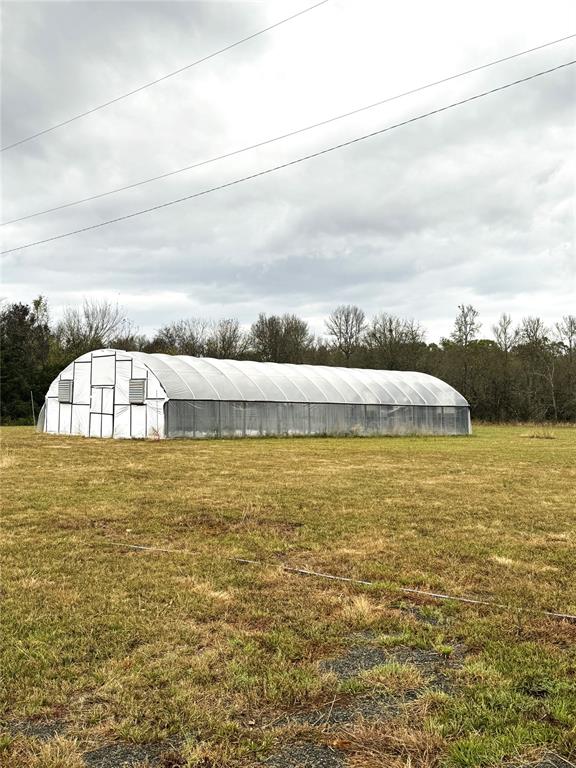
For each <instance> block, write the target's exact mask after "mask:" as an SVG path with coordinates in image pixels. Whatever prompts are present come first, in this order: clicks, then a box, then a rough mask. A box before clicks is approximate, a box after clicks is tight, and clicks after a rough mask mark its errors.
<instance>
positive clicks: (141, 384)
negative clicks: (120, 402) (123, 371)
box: [128, 379, 146, 403]
mask: <svg viewBox="0 0 576 768" xmlns="http://www.w3.org/2000/svg"><path fill="white" fill-rule="evenodd" d="M145 399H146V379H130V384H129V387H128V401H129V402H130V403H143V402H144V400H145Z"/></svg>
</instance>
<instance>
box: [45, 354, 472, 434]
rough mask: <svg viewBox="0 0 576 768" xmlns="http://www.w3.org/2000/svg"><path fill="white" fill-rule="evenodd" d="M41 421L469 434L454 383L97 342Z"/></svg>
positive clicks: (113, 430) (123, 428) (81, 430)
mask: <svg viewBox="0 0 576 768" xmlns="http://www.w3.org/2000/svg"><path fill="white" fill-rule="evenodd" d="M38 429H39V430H41V431H43V432H49V433H53V434H64V435H85V436H86V437H125V438H168V437H194V438H202V437H257V436H264V435H385V434H439V435H466V434H469V433H470V431H471V428H470V408H469V406H468V403H467V401H466V400H465V399H464V397H462V395H461V394H459V393H458V392H457V391H456V390H455V389H453V387H451V386H449V385H448V384H446V383H445V382H443V381H441V380H440V379H437V378H435V377H433V376H429V375H427V374H425V373H414V372H412V371H378V370H370V369H363V368H336V367H331V366H320V365H293V364H288V363H256V362H252V361H247V360H241V361H240V360H215V359H211V358H198V357H188V356H185V355H161V354H147V353H144V352H123V351H121V350H117V349H99V350H97V351H95V352H88V353H86V354H85V355H81V356H80V357H79V358H78V359H76V360H75V361H74V362H73V363H70V365H69V366H67V367H66V368H65V369H64V370H63V371H62V372H61V373H60V375H59V376H57V378H56V379H55V380H54V381H53V382H52V384H51V385H50V388H49V390H48V393H47V394H46V400H45V403H44V406H43V408H42V411H41V414H40V419H39V423H38Z"/></svg>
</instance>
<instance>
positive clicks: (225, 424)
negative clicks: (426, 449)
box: [164, 400, 470, 438]
mask: <svg viewBox="0 0 576 768" xmlns="http://www.w3.org/2000/svg"><path fill="white" fill-rule="evenodd" d="M164 423H165V432H166V437H192V438H211V437H212V438H213V437H263V436H266V435H410V434H436V435H438V434H440V435H467V434H468V433H469V431H470V421H469V410H468V407H467V406H466V407H464V406H425V405H401V406H392V405H351V404H339V403H335V404H334V403H249V402H242V401H236V402H229V401H224V402H220V401H217V400H204V401H203V400H171V401H169V402H168V403H166V406H165V422H164Z"/></svg>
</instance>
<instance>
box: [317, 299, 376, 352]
mask: <svg viewBox="0 0 576 768" xmlns="http://www.w3.org/2000/svg"><path fill="white" fill-rule="evenodd" d="M325 324H326V330H327V331H328V335H329V336H331V337H332V346H333V347H334V348H335V349H337V350H338V351H339V352H341V353H342V354H343V355H344V359H345V360H346V365H350V358H351V357H352V354H353V353H354V351H355V350H356V349H357V348H358V347H359V346H360V344H361V342H362V338H363V336H364V333H365V331H366V328H367V323H366V315H365V314H364V312H363V311H362V310H361V309H360V308H359V307H356V306H354V305H352V304H341V305H340V306H338V307H336V309H335V310H334V311H333V312H332V313H331V314H330V315H329V316H328V319H327V320H326V323H325Z"/></svg>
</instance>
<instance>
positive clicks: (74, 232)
mask: <svg viewBox="0 0 576 768" xmlns="http://www.w3.org/2000/svg"><path fill="white" fill-rule="evenodd" d="M573 64H576V59H574V60H573V61H568V62H566V63H564V64H559V65H558V66H556V67H552V68H551V69H545V70H543V71H541V72H536V73H535V74H533V75H528V76H527V77H522V78H520V79H519V80H514V81H513V82H511V83H506V84H505V85H500V86H498V87H496V88H491V89H490V90H489V91H483V92H482V93H477V94H476V95H475V96H469V97H468V98H466V99H461V100H460V101H455V102H453V103H452V104H447V105H446V106H444V107H439V108H438V109H433V110H431V111H430V112H425V113H424V114H421V115H417V116H416V117H411V118H409V119H408V120H403V121H402V122H400V123H394V124H393V125H389V126H387V127H386V128H380V129H379V130H377V131H372V132H371V133H366V134H364V135H363V136H357V137H356V138H354V139H349V140H348V141H343V142H341V143H340V144H335V145H333V146H331V147H327V148H326V149H321V150H319V151H317V152H312V153H310V154H309V155H304V156H303V157H298V158H296V159H295V160H290V161H289V162H287V163H282V164H281V165H275V166H274V167H272V168H266V169H265V170H263V171H258V172H257V173H252V174H250V175H249V176H243V177H241V178H240V179H234V180H233V181H228V182H226V183H225V184H219V185H217V186H215V187H209V188H208V189H203V190H201V191H200V192H194V193H193V194H191V195H186V196H184V197H179V198H177V199H176V200H169V201H168V202H166V203H159V204H158V205H153V206H151V207H150V208H144V209H143V210H140V211H134V213H128V214H126V215H124V216H118V217H116V218H114V219H108V220H107V221H101V222H100V223H99V224H91V225H90V226H87V227H81V228H80V229H74V230H71V231H70V232H64V233H62V234H60V235H54V236H53V237H47V238H45V239H43V240H36V241H34V242H31V243H26V244H25V245H19V246H17V247H16V248H8V249H7V250H4V251H0V254H7V253H14V252H15V251H22V250H24V249H25V248H31V247H33V246H35V245H43V244H44V243H51V242H53V241H55V240H62V239H63V238H65V237H70V236H71V235H77V234H80V233H81V232H88V231H90V230H92V229H99V228H100V227H105V226H107V225H108V224H116V223H117V222H119V221H126V220H127V219H133V218H134V217H136V216H142V215H143V214H145V213H151V212H152V211H158V210H160V209H162V208H168V207H169V206H171V205H176V204H177V203H183V202H185V201H186V200H193V199H194V198H197V197H203V196H204V195H208V194H210V193H212V192H217V191H219V190H221V189H227V188H228V187H233V186H235V185H236V184H241V183H243V182H245V181H250V180H252V179H257V178H259V177H260V176H266V175H267V174H269V173H274V172H275V171H279V170H281V169H282V168H289V167H290V166H293V165H297V164H299V163H303V162H304V161H305V160H311V159H312V158H315V157H320V156H321V155H326V154H328V153H329V152H334V151H335V150H337V149H342V148H343V147H349V146H351V145H352V144H357V143H359V142H361V141H365V140H366V139H371V138H373V137H374V136H379V135H380V134H383V133H387V132H388V131H392V130H394V129H395V128H400V127H402V126H404V125H409V124H410V123H415V122H417V121H418V120H423V119H424V118H426V117H431V116H432V115H437V114H440V113H441V112H446V111H447V110H449V109H452V108H454V107H459V106H461V105H462V104H468V103H469V102H471V101H476V100H477V99H481V98H483V97H484V96H489V95H490V94H493V93H498V92H499V91H504V90H506V89H507V88H512V87H513V86H515V85H520V84H521V83H526V82H528V81H529V80H534V79H535V78H537V77H542V76H543V75H548V74H550V73H551V72H556V71H557V70H559V69H564V68H565V67H570V66H572V65H573Z"/></svg>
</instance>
